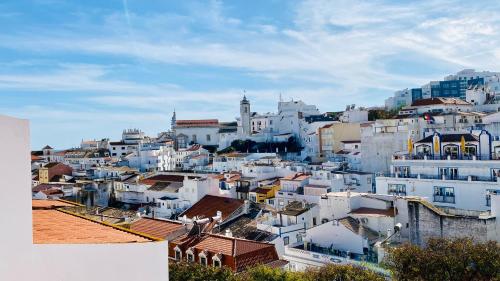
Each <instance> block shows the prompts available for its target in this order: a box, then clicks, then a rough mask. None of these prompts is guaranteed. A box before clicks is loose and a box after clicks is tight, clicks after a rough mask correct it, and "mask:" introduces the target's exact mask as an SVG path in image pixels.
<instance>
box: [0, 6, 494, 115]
mask: <svg viewBox="0 0 500 281" xmlns="http://www.w3.org/2000/svg"><path fill="white" fill-rule="evenodd" d="M273 3H274V2H273ZM285 3H286V4H285V6H286V8H283V9H282V10H279V11H276V12H275V14H279V13H281V14H286V16H281V17H279V19H280V21H278V20H277V18H278V16H276V17H274V15H273V14H269V15H266V16H262V15H260V14H259V13H257V12H256V13H255V14H252V11H241V9H245V8H242V7H239V6H238V4H235V3H231V2H222V1H208V2H196V3H191V2H189V3H184V4H182V5H181V6H182V7H177V8H178V9H168V8H167V9H165V8H163V9H161V8H159V9H158V10H156V9H151V8H150V7H149V8H148V9H146V8H147V7H145V6H144V5H143V4H142V3H141V4H138V2H132V1H129V2H127V0H123V2H121V3H120V4H121V5H120V6H118V7H116V9H109V10H106V9H102V10H101V9H96V10H94V9H93V10H92V12H89V13H85V11H88V10H85V9H82V6H78V8H75V11H73V12H74V13H78V17H77V18H78V21H75V22H73V21H64V22H57V23H55V24H53V25H47V26H45V25H36V26H29V25H26V26H25V25H20V26H17V28H15V29H13V28H12V29H10V28H9V30H11V32H5V33H3V35H0V48H1V49H2V50H7V51H8V52H17V53H18V54H22V55H23V56H19V57H23V58H24V57H26V59H23V60H22V61H20V60H19V58H17V59H16V60H15V61H14V60H13V61H5V60H4V61H2V60H0V64H2V65H9V64H10V65H14V64H16V62H17V65H16V66H12V67H13V68H15V69H16V70H20V71H12V72H5V71H1V70H0V94H1V93H2V92H5V91H25V92H43V93H46V94H50V93H71V92H78V93H83V92H88V93H89V94H88V96H87V97H84V98H82V97H81V96H78V98H77V99H75V100H73V102H75V101H77V102H82V103H87V105H89V106H99V107H100V108H107V109H108V110H109V111H110V112H111V113H113V112H114V113H117V112H116V111H119V110H124V109H126V110H128V111H130V112H131V113H136V112H141V113H144V112H148V110H149V111H150V112H151V113H152V114H159V115H161V116H163V115H164V114H166V113H167V112H169V111H171V109H172V108H173V107H176V108H178V109H180V110H182V111H183V112H180V114H185V116H186V118H188V117H193V118H197V117H203V115H204V114H207V115H210V117H218V118H221V119H230V118H232V117H234V115H235V114H237V111H238V108H237V104H238V100H239V98H240V96H241V90H242V89H244V88H247V89H248V88H250V89H248V90H249V94H250V95H251V97H252V100H253V101H254V104H255V108H257V109H258V110H264V111H266V110H273V109H274V106H275V104H274V103H273V102H274V101H275V100H276V99H277V96H278V94H279V92H283V93H284V94H285V95H286V96H288V97H290V98H291V97H294V98H302V99H304V100H306V101H307V102H310V103H317V104H320V108H321V109H322V110H325V111H326V110H335V109H341V108H343V107H344V105H345V104H348V103H349V104H350V103H357V104H363V105H374V104H380V103H382V101H383V99H384V98H385V97H387V96H388V95H390V94H391V92H392V91H394V90H397V89H400V88H406V87H414V86H418V85H422V84H424V83H426V82H427V81H429V80H434V79H440V78H441V76H443V75H445V74H448V73H451V72H455V71H458V70H460V69H461V68H477V69H485V70H498V66H499V65H498V63H497V61H498V60H499V59H500V34H499V30H500V18H499V17H498V16H497V15H496V12H497V11H498V10H499V9H500V2H498V1H495V0H486V1H483V2H482V3H475V2H473V1H468V2H464V1H460V0H429V1H388V0H387V1H384V0H375V1H361V0H336V1H326V0H325V1H323V0H315V1H307V0H305V1H301V2H297V3H289V2H285ZM68 5H69V4H67V5H66V6H68ZM73 5H76V4H73ZM78 5H85V4H78ZM179 5H180V4H179ZM159 6H161V5H160V4H159ZM86 8H88V7H86ZM89 9H90V8H89ZM238 9H240V10H238ZM235 10H237V11H238V13H234V11H235ZM264 10H265V9H264ZM82 11H83V12H82ZM174 11H175V12H174ZM1 12H2V11H0V14H1ZM15 12H16V11H6V13H5V14H9V13H15ZM33 62H34V64H35V66H29V67H28V66H27V65H23V64H26V63H28V64H29V63H33ZM37 63H38V64H39V67H40V68H43V67H46V68H47V70H46V71H43V72H42V71H39V70H38V69H37V71H32V69H36V64H37ZM122 63H123V66H120V67H117V66H116V65H117V64H122ZM23 67H24V68H23ZM23 69H24V71H22V70H23ZM173 69H175V70H173ZM200 72H203V74H205V75H206V77H203V79H201V78H200V75H198V76H197V75H196V73H197V74H199V73H200ZM268 104H270V105H268ZM83 112H87V111H86V110H84V111H82V113H83ZM63 113H64V112H63ZM63 113H61V114H63ZM99 113H102V112H99ZM117 114H118V113H117ZM120 114H121V112H120ZM83 115H84V116H86V115H85V114H83ZM152 116H153V115H152ZM92 120H93V119H92ZM93 122H98V121H93ZM143 122H144V123H147V122H148V121H147V120H143Z"/></svg>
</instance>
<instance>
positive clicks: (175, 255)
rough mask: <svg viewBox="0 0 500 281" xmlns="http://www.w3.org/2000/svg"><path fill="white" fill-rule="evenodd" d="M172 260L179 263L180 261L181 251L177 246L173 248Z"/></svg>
mask: <svg viewBox="0 0 500 281" xmlns="http://www.w3.org/2000/svg"><path fill="white" fill-rule="evenodd" d="M174 252H175V253H174V258H175V260H176V261H181V260H182V251H181V249H180V248H179V246H175V248H174ZM177 254H178V255H179V258H177Z"/></svg>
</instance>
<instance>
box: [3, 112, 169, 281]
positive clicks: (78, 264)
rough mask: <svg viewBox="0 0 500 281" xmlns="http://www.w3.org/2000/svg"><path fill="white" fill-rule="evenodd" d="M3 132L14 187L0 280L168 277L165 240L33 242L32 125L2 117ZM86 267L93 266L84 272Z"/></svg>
mask: <svg viewBox="0 0 500 281" xmlns="http://www.w3.org/2000/svg"><path fill="white" fill-rule="evenodd" d="M0 130H1V131H2V132H3V136H2V138H1V140H0V144H1V145H2V147H9V149H8V150H6V151H4V154H3V156H4V158H2V159H4V161H0V174H1V176H2V178H8V179H9V184H10V186H11V189H10V191H9V200H6V201H5V202H4V207H5V209H4V210H3V211H2V212H1V214H0V223H1V224H2V225H9V229H10V230H9V231H2V232H1V233H0V248H1V249H2V251H0V260H1V261H2V265H1V266H0V280H34V279H36V280H41V281H44V280H76V281H80V280H81V281H84V280H89V279H92V280H115V279H119V280H124V281H126V280H138V279H141V278H145V279H147V280H155V279H162V280H168V247H167V242H166V241H165V242H151V243H126V244H123V243H121V244H71V245H68V244H58V245H50V244H43V245H42V244H33V238H32V214H31V212H32V211H31V195H30V192H29V190H30V186H31V184H30V183H31V179H30V159H29V155H30V145H29V139H30V137H29V124H28V121H26V120H20V119H14V118H10V117H6V116H0ZM7 159H8V160H7ZM13 218H15V219H13ZM13 253H14V254H13ZM89 257H92V258H89ZM116 257H141V258H126V259H117V258H116ZM103 264H105V265H106V266H103ZM55 268H57V270H54V269H55ZM82 268H87V269H89V270H87V271H85V272H82Z"/></svg>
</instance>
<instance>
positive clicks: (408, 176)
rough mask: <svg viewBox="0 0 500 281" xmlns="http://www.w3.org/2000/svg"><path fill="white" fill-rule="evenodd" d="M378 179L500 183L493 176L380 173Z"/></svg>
mask: <svg viewBox="0 0 500 281" xmlns="http://www.w3.org/2000/svg"><path fill="white" fill-rule="evenodd" d="M376 177H386V178H400V179H423V180H455V181H472V182H498V177H491V176H483V177H480V176H472V175H471V176H450V175H448V176H446V175H423V174H391V173H379V174H377V175H376Z"/></svg>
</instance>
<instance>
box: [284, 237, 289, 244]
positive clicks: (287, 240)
mask: <svg viewBox="0 0 500 281" xmlns="http://www.w3.org/2000/svg"><path fill="white" fill-rule="evenodd" d="M283 244H285V246H286V245H288V244H290V237H288V236H285V237H283Z"/></svg>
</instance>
